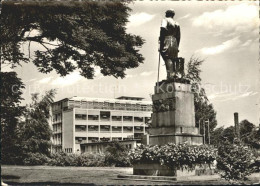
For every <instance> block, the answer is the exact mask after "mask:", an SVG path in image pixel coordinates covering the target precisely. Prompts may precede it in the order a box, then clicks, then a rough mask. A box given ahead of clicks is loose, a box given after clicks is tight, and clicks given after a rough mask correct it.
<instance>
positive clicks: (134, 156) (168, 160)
mask: <svg viewBox="0 0 260 186" xmlns="http://www.w3.org/2000/svg"><path fill="white" fill-rule="evenodd" d="M129 156H130V161H131V163H133V164H135V163H141V162H142V163H159V164H161V165H166V166H168V167H169V168H171V169H175V168H177V169H188V170H193V169H194V168H195V166H196V165H199V166H202V165H205V164H208V165H209V166H210V165H211V164H212V163H213V162H214V160H215V159H216V150H215V149H213V148H211V147H208V146H189V145H187V144H178V145H176V144H173V143H170V144H167V145H164V146H157V145H155V146H144V145H141V146H139V147H137V148H136V149H135V150H134V151H132V152H130V153H129Z"/></svg>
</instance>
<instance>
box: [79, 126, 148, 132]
mask: <svg viewBox="0 0 260 186" xmlns="http://www.w3.org/2000/svg"><path fill="white" fill-rule="evenodd" d="M87 129H88V131H89V132H92V131H93V132H94V131H96V132H97V131H99V130H100V132H110V131H111V129H112V132H121V131H122V129H123V132H133V129H134V130H135V131H140V132H141V131H143V130H144V127H141V126H140V127H139V126H135V127H131V126H123V128H122V126H110V125H100V126H98V125H88V126H86V125H76V126H75V131H76V132H85V131H87Z"/></svg>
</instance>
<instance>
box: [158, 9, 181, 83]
mask: <svg viewBox="0 0 260 186" xmlns="http://www.w3.org/2000/svg"><path fill="white" fill-rule="evenodd" d="M165 14H166V15H165V18H164V19H163V20H162V24H161V30H160V37H159V42H160V48H159V52H160V54H161V56H162V58H163V60H164V62H165V66H166V70H167V79H174V78H175V77H178V72H180V71H183V70H184V69H182V68H183V67H184V59H183V58H178V52H179V44H180V38H181V32H180V26H179V24H178V23H177V22H176V21H174V20H173V17H174V15H175V12H174V10H173V9H170V10H167V11H166V12H165ZM182 59H183V60H182ZM182 63H183V64H182ZM180 73H182V72H180Z"/></svg>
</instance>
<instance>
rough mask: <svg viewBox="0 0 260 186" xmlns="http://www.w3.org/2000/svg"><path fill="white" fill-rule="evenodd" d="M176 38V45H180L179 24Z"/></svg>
mask: <svg viewBox="0 0 260 186" xmlns="http://www.w3.org/2000/svg"><path fill="white" fill-rule="evenodd" d="M176 40H177V43H178V46H179V45H180V40H181V29H180V26H178V27H177V33H176Z"/></svg>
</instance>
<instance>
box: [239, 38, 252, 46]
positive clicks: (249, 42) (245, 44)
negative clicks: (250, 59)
mask: <svg viewBox="0 0 260 186" xmlns="http://www.w3.org/2000/svg"><path fill="white" fill-rule="evenodd" d="M252 42H253V41H252V39H249V40H247V41H246V42H244V43H243V44H242V45H241V46H242V47H246V46H248V45H250V44H251V43H252Z"/></svg>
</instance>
